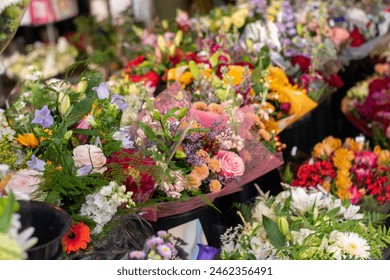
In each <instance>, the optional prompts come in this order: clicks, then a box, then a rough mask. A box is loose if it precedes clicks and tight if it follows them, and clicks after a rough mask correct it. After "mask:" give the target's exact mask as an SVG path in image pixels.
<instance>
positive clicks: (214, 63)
mask: <svg viewBox="0 0 390 280" xmlns="http://www.w3.org/2000/svg"><path fill="white" fill-rule="evenodd" d="M218 56H219V54H218V53H217V52H216V53H215V54H213V56H212V57H211V59H210V62H211V66H212V67H215V66H217V65H218Z"/></svg>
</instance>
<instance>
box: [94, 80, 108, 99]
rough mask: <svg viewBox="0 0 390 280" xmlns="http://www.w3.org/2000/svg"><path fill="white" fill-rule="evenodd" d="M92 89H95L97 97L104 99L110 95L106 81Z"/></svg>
mask: <svg viewBox="0 0 390 280" xmlns="http://www.w3.org/2000/svg"><path fill="white" fill-rule="evenodd" d="M92 89H93V90H94V91H96V93H97V95H98V97H99V99H106V98H108V97H109V96H110V92H109V91H108V88H107V84H106V83H104V82H103V83H100V85H99V86H98V87H93V88H92Z"/></svg>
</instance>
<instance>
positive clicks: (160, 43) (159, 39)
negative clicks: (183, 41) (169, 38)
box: [157, 35, 167, 53]
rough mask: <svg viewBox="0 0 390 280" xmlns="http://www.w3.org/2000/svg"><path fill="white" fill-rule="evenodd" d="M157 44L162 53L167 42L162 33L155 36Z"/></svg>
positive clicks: (165, 48)
mask: <svg viewBox="0 0 390 280" xmlns="http://www.w3.org/2000/svg"><path fill="white" fill-rule="evenodd" d="M157 46H158V47H159V49H160V50H161V52H162V53H165V52H166V51H167V44H166V42H165V40H164V37H163V36H162V35H158V36H157Z"/></svg>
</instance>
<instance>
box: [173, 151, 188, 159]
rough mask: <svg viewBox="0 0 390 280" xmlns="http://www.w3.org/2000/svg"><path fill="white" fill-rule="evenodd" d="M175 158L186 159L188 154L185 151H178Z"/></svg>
mask: <svg viewBox="0 0 390 280" xmlns="http://www.w3.org/2000/svg"><path fill="white" fill-rule="evenodd" d="M175 158H177V159H185V158H186V154H185V153H184V152H183V151H176V153H175Z"/></svg>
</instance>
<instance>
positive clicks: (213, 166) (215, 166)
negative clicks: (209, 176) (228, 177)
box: [208, 158, 221, 173]
mask: <svg viewBox="0 0 390 280" xmlns="http://www.w3.org/2000/svg"><path fill="white" fill-rule="evenodd" d="M208 166H209V168H210V170H211V171H212V172H215V173H218V172H220V171H221V166H220V165H219V161H218V159H216V158H212V159H211V160H210V161H209V163H208Z"/></svg>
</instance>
